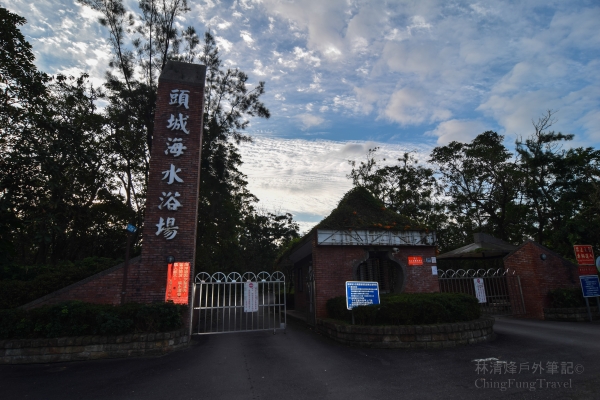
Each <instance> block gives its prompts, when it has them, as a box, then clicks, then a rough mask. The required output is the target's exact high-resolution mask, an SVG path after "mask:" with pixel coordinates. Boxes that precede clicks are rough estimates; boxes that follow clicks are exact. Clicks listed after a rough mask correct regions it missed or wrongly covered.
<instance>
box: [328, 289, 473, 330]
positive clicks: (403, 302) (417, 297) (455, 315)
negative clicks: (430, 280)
mask: <svg viewBox="0 0 600 400" xmlns="http://www.w3.org/2000/svg"><path fill="white" fill-rule="evenodd" d="M327 312H328V314H329V317H330V318H333V319H338V320H342V321H347V322H350V321H351V320H352V312H351V311H349V310H347V309H346V298H345V297H344V296H340V297H335V298H333V299H330V300H328V301H327ZM479 317H481V309H480V306H479V301H478V300H477V298H475V297H474V296H471V295H466V294H460V293H414V294H389V295H383V296H381V304H378V305H370V306H362V307H356V308H354V320H355V323H356V324H358V325H421V324H440V323H452V322H461V321H472V320H474V319H477V318H479Z"/></svg>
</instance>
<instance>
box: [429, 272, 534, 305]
mask: <svg viewBox="0 0 600 400" xmlns="http://www.w3.org/2000/svg"><path fill="white" fill-rule="evenodd" d="M476 278H482V279H483V284H484V288H485V299H486V300H485V302H482V303H480V304H481V311H482V313H483V314H484V315H522V314H525V302H524V300H523V291H522V290H521V279H520V278H519V276H518V275H516V273H515V271H510V270H508V269H506V270H505V269H502V268H501V269H487V270H484V269H479V270H474V269H468V270H464V269H458V270H452V269H449V270H446V271H440V273H439V275H438V279H439V283H440V292H444V293H466V294H470V295H473V296H475V295H476V294H475V282H474V281H475V279H476Z"/></svg>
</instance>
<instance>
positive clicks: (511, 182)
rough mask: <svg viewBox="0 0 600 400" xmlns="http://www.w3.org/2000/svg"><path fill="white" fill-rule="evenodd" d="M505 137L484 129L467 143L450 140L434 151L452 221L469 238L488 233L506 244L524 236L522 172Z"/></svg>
mask: <svg viewBox="0 0 600 400" xmlns="http://www.w3.org/2000/svg"><path fill="white" fill-rule="evenodd" d="M502 141H503V136H501V135H498V134H497V133H496V132H492V131H487V132H484V133H482V134H480V135H478V136H477V137H476V138H475V139H473V141H472V142H471V143H459V142H452V143H450V144H448V145H446V146H440V147H436V148H435V149H433V151H432V153H431V162H433V163H434V164H436V165H437V166H438V168H439V171H440V174H441V179H442V180H443V181H444V183H445V185H446V195H447V196H449V197H450V200H449V201H448V203H447V207H448V211H449V213H450V215H451V219H452V220H453V221H454V222H455V223H457V224H458V225H459V226H461V227H462V230H463V232H465V233H466V234H467V237H469V236H470V234H471V233H473V232H477V231H487V232H488V233H490V234H493V235H494V236H496V237H498V238H500V239H502V240H506V241H509V242H514V243H520V242H521V241H522V239H523V232H522V225H521V224H520V221H521V220H522V218H523V217H524V216H525V214H524V211H525V207H524V206H523V204H522V202H521V199H520V197H519V194H520V186H521V185H520V182H521V175H520V173H519V170H518V168H517V166H516V164H515V163H514V161H512V160H511V157H512V154H511V153H510V152H509V151H508V150H507V149H506V147H504V145H503V144H502Z"/></svg>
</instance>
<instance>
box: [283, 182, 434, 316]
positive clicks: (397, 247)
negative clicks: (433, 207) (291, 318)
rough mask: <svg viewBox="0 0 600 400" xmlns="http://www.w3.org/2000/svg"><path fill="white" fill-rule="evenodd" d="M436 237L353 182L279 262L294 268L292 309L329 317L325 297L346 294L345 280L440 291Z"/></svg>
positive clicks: (407, 290)
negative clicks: (330, 208)
mask: <svg viewBox="0 0 600 400" xmlns="http://www.w3.org/2000/svg"><path fill="white" fill-rule="evenodd" d="M435 240H436V239H435V232H433V231H429V230H428V229H427V228H425V227H422V226H419V225H418V224H416V223H414V222H413V221H411V220H409V219H408V218H406V217H404V216H401V215H398V214H397V213H395V212H393V211H390V210H387V209H385V207H384V206H383V204H382V203H381V202H380V201H379V200H377V199H375V198H374V197H373V196H372V195H371V194H370V193H369V192H368V191H367V190H366V189H364V188H354V189H352V190H351V191H349V192H348V193H347V194H346V195H345V196H344V197H343V198H342V200H341V201H340V203H339V204H338V206H337V208H336V209H334V210H333V211H332V212H331V214H330V215H329V216H328V217H327V218H325V219H324V220H323V221H321V222H320V223H319V224H318V225H317V226H316V227H315V228H313V229H312V230H311V231H310V232H309V233H308V234H306V235H305V236H304V237H303V238H302V239H301V241H300V242H299V243H297V244H296V245H295V246H294V247H292V248H291V249H290V250H288V251H287V252H286V254H285V255H284V256H283V257H282V258H281V259H280V262H279V265H280V267H282V266H284V265H287V268H289V269H290V270H291V271H292V274H291V275H292V279H293V285H294V290H295V292H294V293H295V299H294V300H295V307H296V310H297V311H304V312H307V315H308V320H309V321H314V319H315V318H325V317H327V309H326V303H327V300H329V299H331V298H333V297H337V296H342V295H344V294H345V282H346V281H377V282H379V287H380V292H382V293H389V292H391V293H401V292H402V293H424V292H438V291H439V284H438V279H437V275H434V273H433V270H434V269H432V267H434V266H435V257H436V244H435ZM409 257H410V261H411V262H409Z"/></svg>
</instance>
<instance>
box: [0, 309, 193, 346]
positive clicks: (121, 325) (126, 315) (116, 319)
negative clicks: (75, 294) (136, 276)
mask: <svg viewBox="0 0 600 400" xmlns="http://www.w3.org/2000/svg"><path fill="white" fill-rule="evenodd" d="M186 309H187V306H182V305H177V304H173V303H172V302H169V303H157V304H137V303H128V304H124V305H122V306H112V305H107V304H91V303H84V302H81V301H70V302H65V303H61V304H57V305H53V306H45V307H40V308H35V309H32V310H27V311H26V310H21V309H11V310H0V339H13V338H20V339H29V338H53V337H63V336H82V335H123V334H129V333H136V332H166V331H172V330H176V329H179V328H181V327H182V326H183V315H184V313H185V310H186Z"/></svg>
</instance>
